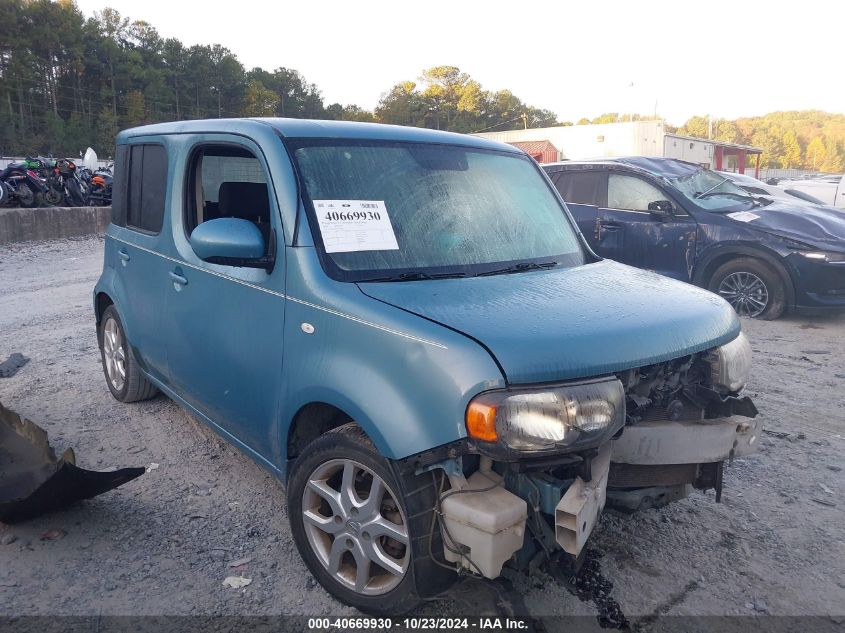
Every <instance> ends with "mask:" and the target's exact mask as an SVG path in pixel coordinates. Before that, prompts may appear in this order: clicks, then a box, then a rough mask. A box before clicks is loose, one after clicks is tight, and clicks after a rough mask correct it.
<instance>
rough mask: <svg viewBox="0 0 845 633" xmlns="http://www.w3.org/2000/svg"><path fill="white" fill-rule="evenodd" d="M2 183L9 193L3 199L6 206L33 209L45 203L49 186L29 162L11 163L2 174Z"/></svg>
mask: <svg viewBox="0 0 845 633" xmlns="http://www.w3.org/2000/svg"><path fill="white" fill-rule="evenodd" d="M0 181H2V182H3V184H4V186H5V187H6V192H7V193H8V196H4V199H3V204H4V205H5V206H14V205H20V206H22V207H27V208H32V207H37V206H38V205H40V204H43V203H44V199H45V194H46V193H47V185H46V184H45V183H44V182H43V181H42V180H41V179H40V178H39V177H38V174H37V173H36V172H35V171H34V170H33V169H31V168H30V167H29V165H28V163H27V161H21V162H17V163H10V164H9V165H8V166H7V167H6V168H5V169H4V170H3V171H2V173H0Z"/></svg>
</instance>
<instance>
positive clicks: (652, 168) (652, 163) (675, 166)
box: [543, 156, 701, 178]
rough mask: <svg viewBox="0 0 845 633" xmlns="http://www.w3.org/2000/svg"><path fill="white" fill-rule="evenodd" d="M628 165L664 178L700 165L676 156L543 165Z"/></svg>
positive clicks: (685, 173) (550, 167) (555, 167)
mask: <svg viewBox="0 0 845 633" xmlns="http://www.w3.org/2000/svg"><path fill="white" fill-rule="evenodd" d="M619 166H623V167H628V168H631V169H633V170H634V171H641V172H645V173H649V174H652V175H654V176H663V177H664V178H679V177H683V176H688V175H690V174H693V173H695V172H696V171H698V170H699V169H701V166H700V165H698V164H696V163H690V162H687V161H684V160H678V159H677V158H661V157H648V156H626V157H622V158H601V159H596V160H581V161H574V160H573V161H563V162H560V163H550V164H548V165H543V167H545V168H546V169H547V170H548V171H566V170H569V169H573V170H576V169H595V168H598V167H619Z"/></svg>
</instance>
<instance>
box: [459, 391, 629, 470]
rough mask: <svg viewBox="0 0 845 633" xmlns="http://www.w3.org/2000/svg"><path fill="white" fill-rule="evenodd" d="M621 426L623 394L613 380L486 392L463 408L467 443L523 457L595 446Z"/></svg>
mask: <svg viewBox="0 0 845 633" xmlns="http://www.w3.org/2000/svg"><path fill="white" fill-rule="evenodd" d="M624 423H625V391H624V389H623V387H622V383H621V382H619V380H617V379H616V378H609V379H607V378H605V379H599V380H593V381H588V382H581V383H574V384H570V385H559V386H549V387H538V388H531V389H508V390H502V391H488V392H486V393H482V394H480V395H479V396H477V397H476V398H474V399H473V400H472V401H471V402H470V403H469V406H468V407H467V413H466V425H467V432H468V434H469V436H470V437H471V438H474V439H477V440H482V441H484V442H498V443H500V444H502V445H504V447H506V448H508V449H511V450H515V451H525V452H558V453H559V452H570V451H574V450H580V449H583V448H591V447H593V446H598V445H600V444H602V443H603V442H605V441H606V440H607V439H609V438H610V437H612V436H613V435H614V434H615V433H616V432H617V431H618V430H619V429H620V428H622V426H623V424H624Z"/></svg>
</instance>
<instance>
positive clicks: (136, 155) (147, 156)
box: [125, 145, 167, 233]
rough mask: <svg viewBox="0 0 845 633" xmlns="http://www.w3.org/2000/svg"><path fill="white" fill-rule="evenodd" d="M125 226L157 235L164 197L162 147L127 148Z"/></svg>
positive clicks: (165, 164) (165, 169) (164, 175)
mask: <svg viewBox="0 0 845 633" xmlns="http://www.w3.org/2000/svg"><path fill="white" fill-rule="evenodd" d="M128 158H129V160H128V162H129V165H128V170H127V173H128V174H129V178H128V182H127V183H126V185H127V186H126V188H127V192H126V198H125V200H126V226H128V227H130V228H134V229H139V230H141V231H145V232H147V233H159V232H160V231H161V224H162V220H163V219H164V201H165V197H166V194H167V150H166V149H165V148H164V147H163V146H161V145H132V146H130V147H129V157H128Z"/></svg>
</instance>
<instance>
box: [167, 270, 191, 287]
mask: <svg viewBox="0 0 845 633" xmlns="http://www.w3.org/2000/svg"><path fill="white" fill-rule="evenodd" d="M170 278H171V279H172V280H173V282H174V283H177V284H179V285H180V286H187V285H188V278H187V277H183V276H182V275H180V274H179V273H176V272H172V271H171V273H170Z"/></svg>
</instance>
